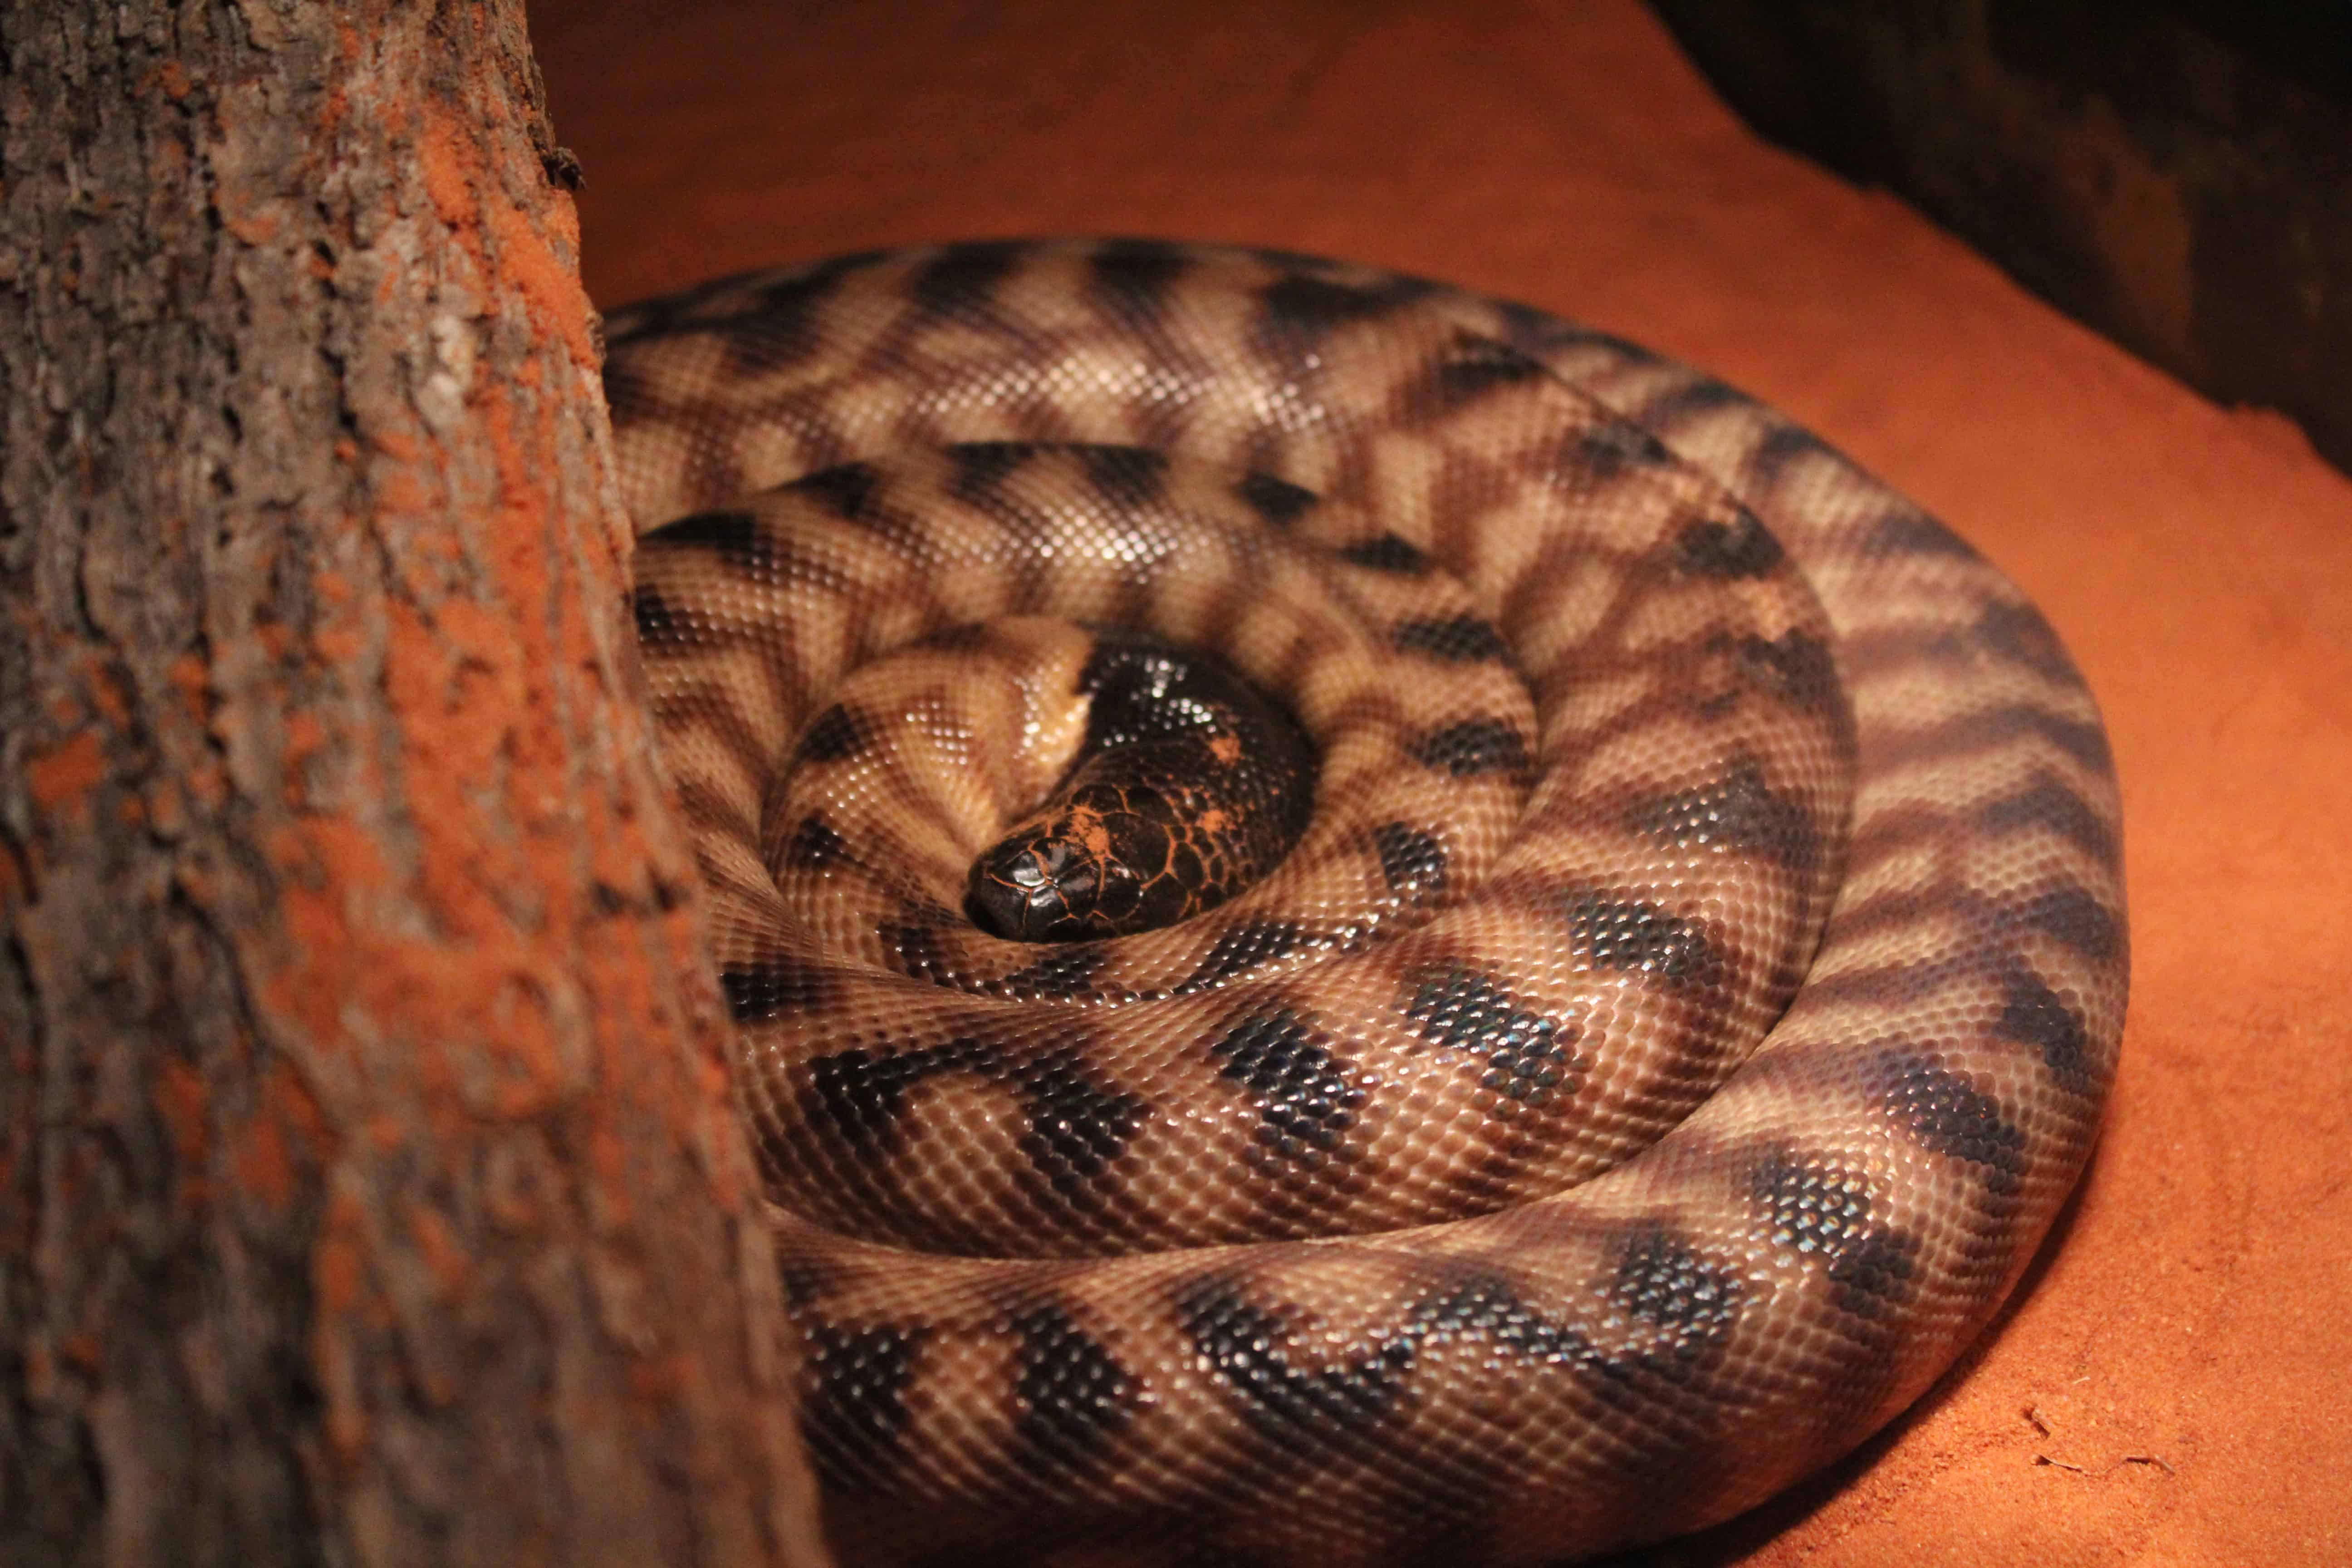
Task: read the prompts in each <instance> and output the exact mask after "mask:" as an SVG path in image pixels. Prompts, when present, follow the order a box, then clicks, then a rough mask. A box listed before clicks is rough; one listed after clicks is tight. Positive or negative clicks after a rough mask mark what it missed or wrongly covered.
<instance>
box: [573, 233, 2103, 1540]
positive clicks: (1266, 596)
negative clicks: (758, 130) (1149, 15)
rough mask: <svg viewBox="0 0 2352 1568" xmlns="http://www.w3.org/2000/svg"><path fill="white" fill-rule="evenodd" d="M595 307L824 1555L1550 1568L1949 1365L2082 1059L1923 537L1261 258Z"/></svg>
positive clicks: (2044, 776) (2073, 954) (1798, 436)
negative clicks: (827, 1543) (781, 1277)
mask: <svg viewBox="0 0 2352 1568" xmlns="http://www.w3.org/2000/svg"><path fill="white" fill-rule="evenodd" d="M610 327H611V348H610V358H609V363H608V365H607V369H606V384H607V390H608V393H609V395H610V399H611V403H612V407H613V414H614V426H615V430H616V434H617V438H618V443H619V453H620V461H621V466H622V473H623V485H624V489H625V496H626V500H627V502H628V505H629V507H630V509H631V511H632V514H633V516H634V517H635V520H636V521H637V523H638V526H639V529H640V531H641V533H642V534H643V538H642V539H641V541H640V546H639V554H638V561H637V568H636V588H635V599H634V604H635V614H636V617H637V623H638V628H639V637H640V644H641V647H642V648H643V650H644V654H645V658H646V671H647V677H648V680H649V682H650V688H651V693H652V698H653V701H654V706H655V711H656V719H657V722H658V726H659V737H660V743H661V746H662V748H663V754H664V758H665V761H666V763H667V767H668V769H669V771H670V773H671V776H672V779H673V781H674V783H675V784H676V787H677V792H678V795H679V798H680V800H681V803H682V805H683V809H684V811H685V813H686V816H687V819H688V824H689V826H690V827H691V828H692V829H693V831H694V832H695V834H696V835H697V843H698V855H699V858H700V864H701V867H702V870H703V872H704V875H705V877H706V879H707V881H708V883H709V888H710V889H711V895H712V899H713V907H714V909H715V910H716V916H715V922H716V941H717V943H718V949H719V952H718V957H719V967H720V970H721V973H722V978H723V980H724V982H725V985H726V990H727V994H728V996H729V999H730V1003H731V1005H732V1007H733V1010H734V1013H735V1016H736V1018H737V1019H738V1021H739V1024H740V1035H741V1040H742V1054H741V1058H740V1063H739V1068H740V1071H739V1075H738V1076H739V1079H740V1091H741V1096H742V1099H743V1101H744V1103H745V1105H746V1107H747V1109H748V1112H749V1115H750V1117H751V1124H752V1127H753V1130H754V1133H755V1142H756V1143H757V1146H758V1147H759V1149H760V1152H761V1155H762V1158H763V1160H764V1162H765V1163H766V1166H767V1168H768V1173H769V1176H770V1179H771V1182H772V1194H773V1202H774V1206H775V1214H776V1225H777V1229H778V1234H779V1237H780V1242H781V1247H782V1255H783V1257H784V1259H785V1268H786V1274H785V1287H786V1295H787V1298H788V1300H789V1303H790V1306H791V1310H792V1311H793V1315H794V1320H795V1321H796V1322H797V1324H798V1325H799V1326H800V1328H801V1330H802V1331H803V1334H804V1336H805V1343H806V1346H807V1350H808V1354H807V1361H806V1366H805V1368H804V1372H803V1384H802V1388H801V1392H800V1396H799V1397H800V1414H801V1417H802V1425H803V1431H804V1432H805V1435H806V1437H807V1440H808V1443H809V1446H810V1449H811V1451H812V1454H813V1456H814V1460H815V1463H816V1465H817V1467H818V1469H819V1471H820V1473H821V1476H822V1478H823V1480H824V1488H825V1491H826V1495H827V1511H828V1521H829V1524H830V1527H831V1529H832V1531H833V1532H834V1535H835V1541H836V1543H837V1545H838V1547H839V1549H840V1551H841V1553H842V1557H843V1560H844V1562H845V1563H850V1564H858V1565H863V1564H866V1563H940V1564H944V1563H957V1564H972V1563H1071V1564H1078V1563H1085V1564H1159V1563H1171V1564H1172V1563H1198V1564H1226V1565H1233V1568H1242V1565H1266V1568H1272V1565H1276V1564H1333V1565H1339V1564H1349V1565H1355V1564H1364V1565H1370V1564H1402V1563H1446V1564H1469V1563H1551V1562H1561V1561H1567V1560H1570V1559H1572V1558H1574V1557H1576V1556H1578V1555H1580V1554H1584V1553H1590V1552H1597V1551H1602V1550H1606V1549H1608V1548H1610V1547H1612V1546H1615V1545H1619V1544H1622V1543H1627V1542H1641V1541H1646V1540H1652V1539H1656V1538H1659V1537H1662V1536H1664V1535H1667V1534H1671V1533H1674V1532H1676V1531H1684V1530H1687V1529H1691V1528H1694V1527H1696V1526H1698V1525H1701V1524H1705V1523H1707V1522H1709V1521H1715V1520H1718V1519H1721V1518H1724V1517H1727V1516H1728V1515H1729V1514H1731V1513H1733V1512H1736V1511H1738V1510H1741V1509H1743V1508H1746V1507H1748V1505H1750V1504H1752V1503H1754V1502H1756V1501H1758V1500H1760V1499H1762V1498H1764V1497H1765V1496H1767V1495H1768V1494H1769V1493H1771V1492H1772V1491H1774V1490H1776V1489H1779V1488H1780V1487H1782V1486H1784V1485H1786V1484H1787V1483H1789V1482H1790V1481H1791V1480H1793V1479H1796V1478H1798V1477H1799V1476H1801V1475H1802V1474H1804V1473H1805V1472H1807V1471H1808V1470H1810V1469H1811V1468H1814V1467H1816V1466H1818V1465H1820V1464H1822V1463H1823V1462H1825V1461H1827V1460H1828V1459H1830V1458H1834V1457H1836V1456H1837V1455H1839V1454H1841V1453H1843V1452H1844V1451H1845V1450H1847V1449H1849V1448H1850V1447H1853V1445H1854V1444H1856V1443H1857V1442H1859V1441H1860V1440H1861V1439H1862V1438H1863V1437H1864V1436H1866V1435H1867V1434H1869V1433H1870V1432H1872V1431H1873V1430H1874V1429H1875V1428H1876V1427H1877V1426H1880V1425H1881V1424H1882V1423H1884V1422H1885V1420H1887V1419H1888V1418H1889V1416H1891V1415H1893V1414H1894V1413H1895V1412H1896V1411H1898V1410H1900V1409H1901V1408H1902V1407H1903V1406H1904V1405H1906V1404H1907V1403H1908V1402H1910V1401H1911V1400H1912V1399H1913V1398H1915V1397H1916V1395H1917V1394H1919V1393H1920V1392H1921V1391H1922V1390H1923V1389H1924V1388H1925V1387H1926V1386H1927V1384H1929V1383H1930V1382H1932V1381H1933V1380H1934V1379H1935V1377H1936V1376H1937V1374H1938V1373H1939V1372H1940V1371H1942V1369H1943V1368H1944V1367H1945V1366H1947V1365H1948V1363H1950V1361H1951V1360H1952V1358H1953V1357H1954V1356H1955V1355H1956V1354H1957V1353H1958V1351H1959V1350H1960V1349H1961V1348H1962V1347H1963V1346H1964V1345H1965V1344H1966V1343H1967V1342H1969V1339H1970V1338H1971V1337H1972V1336H1973V1335H1975V1334H1976V1333H1977V1332H1978V1331H1979V1330H1980V1329H1981V1328H1982V1327H1983V1326H1984V1324H1985V1322H1986V1321H1987V1319H1988V1318H1989V1317H1990V1315H1991V1313H1992V1312H1993V1311H1994V1310H1995V1308H1996V1307H1997V1306H1998V1305H1999V1303H2000V1300H2001V1299H2002V1297H2003V1296H2004V1294H2005V1293H2006V1292H2007V1290H2008V1289H2009V1288H2010V1287H2011V1284H2012V1283H2013V1282H2014V1281H2015V1280H2016V1279H2017V1277H2018V1275H2019V1272H2020V1271H2021V1269H2022V1268H2023V1267H2024V1265H2025V1263H2026V1261H2027V1259H2028V1258H2029V1256H2030V1255H2031V1254H2032V1250H2033V1248H2034V1247H2035V1244H2036V1242H2037V1241H2038V1239H2039V1238H2040V1237H2042V1234H2043V1232H2044V1230H2045V1229H2046V1227H2047V1226H2048V1225H2049V1224H2050V1221H2051V1218H2052V1216H2053V1213H2054V1212H2055V1211H2056V1209H2057V1207H2058V1205H2059V1204H2060V1203H2061V1201H2062V1200H2063V1197H2064V1195H2065V1194H2066V1193H2067V1191H2068V1190H2069V1188H2070V1187H2071V1186H2072V1185H2073V1184H2074V1180H2075V1178H2076V1176H2077V1174H2078V1173H2079V1172H2080V1170H2081V1168H2082V1165H2083V1163H2084V1158H2085V1156H2086V1153H2087V1152H2088V1149H2089V1146H2090V1143H2091V1141H2092V1138H2093V1136H2094V1133H2095V1129H2096V1125H2097V1122H2098V1119H2099V1114H2100V1110H2101V1107H2102V1105H2103V1103H2104V1101H2105V1096H2106V1091H2107V1086H2108V1083H2109V1080H2110V1078H2111V1076H2112V1073H2113V1069H2114V1067H2115V1060H2116V1039H2117V1035H2118V1032H2119V1030H2120V1027H2121V1023H2122V1016H2123V1008H2124V995H2125V984H2126V943H2125V924H2124V909H2123V889H2122V883H2121V870H2120V852H2119V841H2118V808H2117V802H2116V790H2115V784H2114V781H2113V778H2112V775H2111V772H2110V766H2109V760H2108V753H2107V747H2106V743H2105V737H2104V735H2103V733H2102V731H2101V729H2100V726H2099V721H2098V717H2097V713H2096V710H2095V707H2094V705H2093V702H2092V700H2091V697H2090V695H2089V693H2088V692H2087V691H2086V690H2085V689H2084V685H2083V683H2082V680H2081V679H2080V677H2079V676H2078V675H2077V674H2076V672H2075V670H2074V666H2073V665H2072V664H2071V663H2070V662H2069V660H2068V658H2067V657H2066V655H2065V653H2064V652H2063V649H2062V648H2061V647H2060V646H2059V644H2058V641H2057V639H2056V637H2054V636H2053V634H2052V632H2051V631H2050V629H2049V627H2048V626H2047V625H2046V624H2045V623H2044V622H2043V621H2042V617H2041V616H2039V615H2038V614H2036V612H2035V611H2034V610H2033V608H2032V605H2029V604H2027V603H2026V602H2025V600H2024V599H2023V598H2022V597H2021V595H2020V594H2019V593H2018V591H2017V590H2016V589H2015V588H2013V587H2012V586H2011V584H2009V583H2007V582H2006V581H2005V580H2003V579H2002V578H2001V576H2000V574H1998V573H1996V572H1995V571H1994V570H1993V569H1992V568H1991V567H1990V566H1989V565H1987V564H1986V563H1984V562H1983V561H1982V560H1981V559H1979V557H1978V556H1977V555H1976V554H1975V553H1974V552H1972V551H1970V550H1969V548H1968V547H1967V546H1966V545H1965V544H1963V543H1962V542H1960V541H1958V539H1957V538H1955V537H1954V536H1953V535H1952V534H1951V533H1949V532H1948V531H1946V530H1945V529H1944V528H1942V527H1941V526H1939V525H1938V524H1937V523H1936V522H1935V521H1931V520H1930V519H1929V518H1927V516H1925V515H1923V514H1922V513H1921V512H1920V511H1919V510H1917V509H1916V508H1915V507H1913V506H1912V505H1910V504H1909V503H1907V502H1906V501H1904V500H1901V499H1899V498H1898V497H1896V496H1895V495H1893V494H1891V493H1889V492H1888V491H1887V490H1886V489H1885V488H1883V487H1882V486H1880V485H1879V484H1878V483H1876V482H1875V481H1874V480H1872V479H1869V478H1867V477H1866V476H1864V475H1863V474H1861V473H1859V472H1857V471H1856V470H1855V469H1854V468H1853V467H1852V466H1851V465H1849V464H1848V463H1847V462H1846V461H1844V460H1843V459H1842V458H1839V457H1838V456H1837V455H1836V454H1834V453H1832V451H1830V450H1828V449H1827V448H1826V447H1824V446H1823V445H1822V443H1821V442H1820V441H1818V440H1816V439H1815V438H1814V437H1811V436H1809V435H1807V434H1806V433H1805V432H1803V431H1801V430H1800V429H1797V428H1796V427H1794V426H1791V425H1790V424H1789V423H1788V422H1787V421H1786V420H1784V419H1782V418H1780V416H1776V415H1774V414H1772V413H1770V412H1769V411H1768V410H1765V409H1763V408H1761V407H1759V406H1758V405H1756V404H1754V403H1752V402H1750V401H1748V399H1746V398H1744V397H1742V396H1740V395H1738V394H1736V393H1734V392H1732V391H1730V390H1729V389H1728V388H1727V387H1725V386H1723V385H1721V384H1718V383H1717V382H1714V381H1711V380H1709V379H1707V378H1706V377H1704V376H1702V375H1699V374H1696V373H1694V372H1692V371H1690V370H1687V369H1685V368H1683V367H1680V366H1677V365H1675V364H1672V363H1667V362H1664V361H1662V360H1660V359H1657V358H1655V357H1654V356H1653V355H1651V354H1649V353H1644V352H1643V351H1642V350H1640V349H1638V348H1636V347H1633V345H1631V344H1629V343H1626V342H1622V341H1620V340H1618V339H1615V338H1612V337H1610V336H1607V335H1604V334H1601V333H1599V332H1594V331H1587V330H1584V329H1581V328H1579V327H1576V326H1573V325H1570V324H1569V323H1567V322H1565V321H1559V320H1557V319H1554V318H1552V317H1549V316H1547V315H1543V314H1540V313H1538V312H1536V311H1533V310H1527V309H1524V308H1520V307H1516V306H1511V305H1507V304H1499V303H1496V302H1494V301H1490V300H1483V299H1478V298H1474V297H1471V296H1468V295H1465V294H1463V293H1459V292H1455V291H1454V290H1451V289H1445V288H1443V287H1440V286H1436V285H1433V284H1430V283H1426V282H1423V281H1419V280H1415V279H1407V278H1402V277H1397V276H1394V275H1391V274H1387V273H1382V272H1378V271H1372V270H1369V269H1365V268H1354V267H1347V266H1341V265H1338V264H1335V263H1331V262H1327V261H1321V260H1316V259H1313V258H1303V257H1297V256H1292V255H1286V254H1279V253H1272V252H1262V251H1243V250H1227V249H1212V248H1202V247H1181V246H1172V245H1165V244H1157V243H1146V242H1135V241H1088V242H1054V243H1034V244H1033V243H986V244H972V245H963V246H956V247H945V248H939V249H931V250H920V251H906V252H896V253H886V254H876V255H867V256H859V257H851V258H841V259H836V260H832V261H827V262H824V263H820V264H818V265H815V266H813V267H806V268H798V269H794V270H788V271H782V272H774V273H767V274H760V275H755V276H749V277H743V278H737V279H728V280H724V281H721V282H718V283H713V284H709V285H707V286H705V287H702V288H699V289H694V290H691V291H689V292H687V293H683V294H679V295H676V296H673V297H670V298H667V299H664V300H656V301H654V302H651V303H649V304H645V305H641V306H637V307H635V308H632V309H629V310H623V311H620V312H617V313H615V315H614V317H613V318H612V321H611V323H610ZM1155 702H1156V703H1157V704H1158V706H1156V707H1154V706H1152V704H1153V703H1155ZM1122 746H1124V747H1126V748H1127V749H1125V750H1122V749H1121V747H1122ZM1136 746H1140V747H1141V748H1142V750H1141V751H1137V750H1135V749H1134V748H1135V747H1136ZM1154 747H1160V748H1162V750H1157V751H1155V750H1153V749H1152V748H1154ZM1171 747H1172V748H1174V750H1173V751H1169V750H1166V749H1165V748H1171ZM1178 753H1182V754H1183V756H1185V757H1189V758H1190V761H1189V762H1184V761H1182V760H1181V759H1180V760H1179V761H1173V762H1171V760H1170V759H1171V757H1174V756H1177V755H1178ZM1188 768H1189V769H1191V770H1193V771H1194V772H1195V773H1199V774H1200V777H1199V778H1197V779H1195V778H1192V777H1191V776H1190V775H1187V774H1185V770H1186V769H1188ZM1073 769H1075V770H1076V772H1073V771H1072V770H1073ZM1089 770H1092V771H1091V772H1089ZM1065 775H1068V777H1067V780H1065ZM1082 775H1083V776H1082ZM1180 775H1184V776H1180ZM1057 785H1065V786H1066V787H1061V791H1060V793H1059V794H1058V795H1057V794H1056V793H1055V792H1056V789H1057ZM1081 786H1082V787H1081ZM1285 791H1288V792H1289V793H1287V794H1286V793H1285ZM1033 816H1034V817H1035V819H1036V820H1035V822H1033V823H1032V825H1031V826H1030V827H1028V828H1020V827H1018V826H1017V825H1018V824H1020V823H1021V822H1022V821H1023V820H1024V818H1031V817H1033ZM1039 824H1042V826H1038V825H1039ZM1008 832H1010V833H1011V834H1012V837H1011V838H1010V839H1008V840H1007V841H1006V842H1007V843H1008V844H1009V845H1010V847H1004V846H1003V845H1000V846H999V847H998V848H997V849H995V850H992V849H991V846H992V844H997V843H998V840H999V839H1000V838H1003V837H1004V836H1006V835H1007V834H1008ZM1024 834H1025V835H1026V837H1024ZM991 856H993V857H994V858H993V860H991V859H990V857H991ZM982 862H985V864H983V865H982V869H981V870H979V871H975V870H974V867H975V865H976V863H982ZM992 889H993V890H992ZM992 898H994V899H996V900H997V903H996V905H995V906H990V900H991V899H992ZM992 908H993V912H992ZM1040 911H1042V913H1041V912H1040ZM1048 917H1050V918H1048ZM1024 921H1031V922H1033V923H1031V924H1025V925H1024ZM976 922H979V923H976ZM1090 922H1091V923H1090ZM999 932H1005V933H1007V934H998V933H999ZM1041 938H1042V939H1045V940H1037V939H1041Z"/></svg>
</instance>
